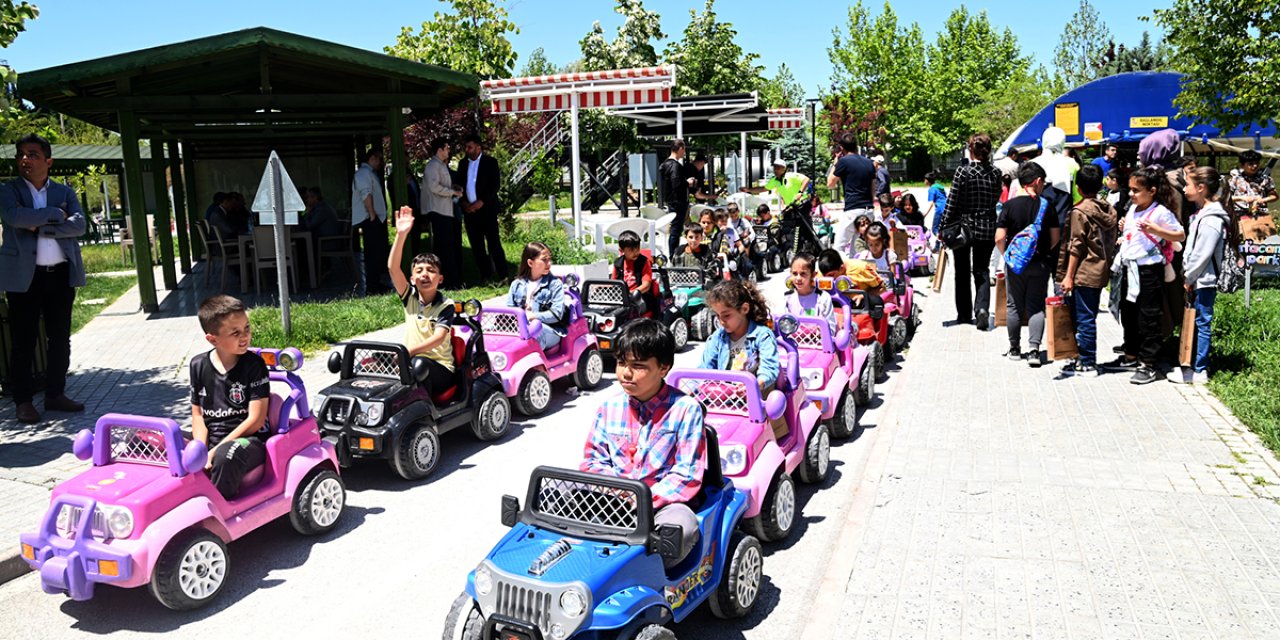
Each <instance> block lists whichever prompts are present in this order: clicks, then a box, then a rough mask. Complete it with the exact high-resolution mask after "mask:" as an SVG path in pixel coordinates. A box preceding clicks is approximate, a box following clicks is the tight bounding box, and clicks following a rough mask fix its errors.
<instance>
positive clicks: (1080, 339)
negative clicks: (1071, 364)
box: [1071, 287, 1102, 366]
mask: <svg viewBox="0 0 1280 640" xmlns="http://www.w3.org/2000/svg"><path fill="white" fill-rule="evenodd" d="M1071 297H1072V298H1073V300H1072V302H1073V304H1072V306H1073V307H1074V308H1075V316H1076V350H1078V351H1079V352H1080V364H1082V365H1090V366H1096V365H1097V364H1098V304H1099V301H1100V300H1101V299H1102V289H1095V288H1093V287H1076V288H1075V289H1073V290H1072V292H1071Z"/></svg>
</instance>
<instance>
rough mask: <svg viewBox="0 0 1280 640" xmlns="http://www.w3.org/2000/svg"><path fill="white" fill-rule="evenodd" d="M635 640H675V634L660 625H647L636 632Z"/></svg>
mask: <svg viewBox="0 0 1280 640" xmlns="http://www.w3.org/2000/svg"><path fill="white" fill-rule="evenodd" d="M635 640H676V632H674V631H672V630H670V629H668V628H666V627H664V626H662V625H660V624H647V625H645V626H643V627H640V630H639V631H637V632H636V635H635Z"/></svg>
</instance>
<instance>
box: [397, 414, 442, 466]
mask: <svg viewBox="0 0 1280 640" xmlns="http://www.w3.org/2000/svg"><path fill="white" fill-rule="evenodd" d="M438 464H440V436H438V435H436V430H435V427H432V426H430V425H426V424H421V423H419V424H416V425H411V426H410V427H408V428H406V429H405V430H404V433H402V434H400V441H399V442H398V443H396V451H395V455H393V456H392V457H391V466H392V468H394V469H395V471H396V473H397V474H399V475H400V477H401V478H404V479H405V480H420V479H422V478H425V477H427V476H429V475H431V472H432V471H435V469H436V465H438Z"/></svg>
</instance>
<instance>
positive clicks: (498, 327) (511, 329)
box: [480, 311, 520, 335]
mask: <svg viewBox="0 0 1280 640" xmlns="http://www.w3.org/2000/svg"><path fill="white" fill-rule="evenodd" d="M480 326H481V328H483V329H484V332H485V333H507V334H511V335H515V334H518V333H520V322H519V319H517V318H516V316H515V314H511V313H493V312H491V311H486V312H485V313H484V315H483V316H482V317H481V320H480Z"/></svg>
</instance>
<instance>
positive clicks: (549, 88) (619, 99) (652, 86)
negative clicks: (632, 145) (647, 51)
mask: <svg viewBox="0 0 1280 640" xmlns="http://www.w3.org/2000/svg"><path fill="white" fill-rule="evenodd" d="M675 83H676V68H675V67H674V66H662V67H635V68H631V69H610V70H606V71H584V72H579V73H556V74H551V75H546V76H525V77H521V78H501V79H497V80H486V81H484V82H482V83H481V87H482V88H483V90H484V96H485V98H487V99H489V100H492V101H493V112H494V113H531V112H539V111H565V110H567V109H570V108H571V107H572V106H573V105H572V104H571V101H572V96H574V95H577V96H578V108H580V109H596V108H607V107H617V106H624V105H642V104H653V103H658V102H665V101H667V100H670V99H671V88H672V87H673V86H675Z"/></svg>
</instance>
